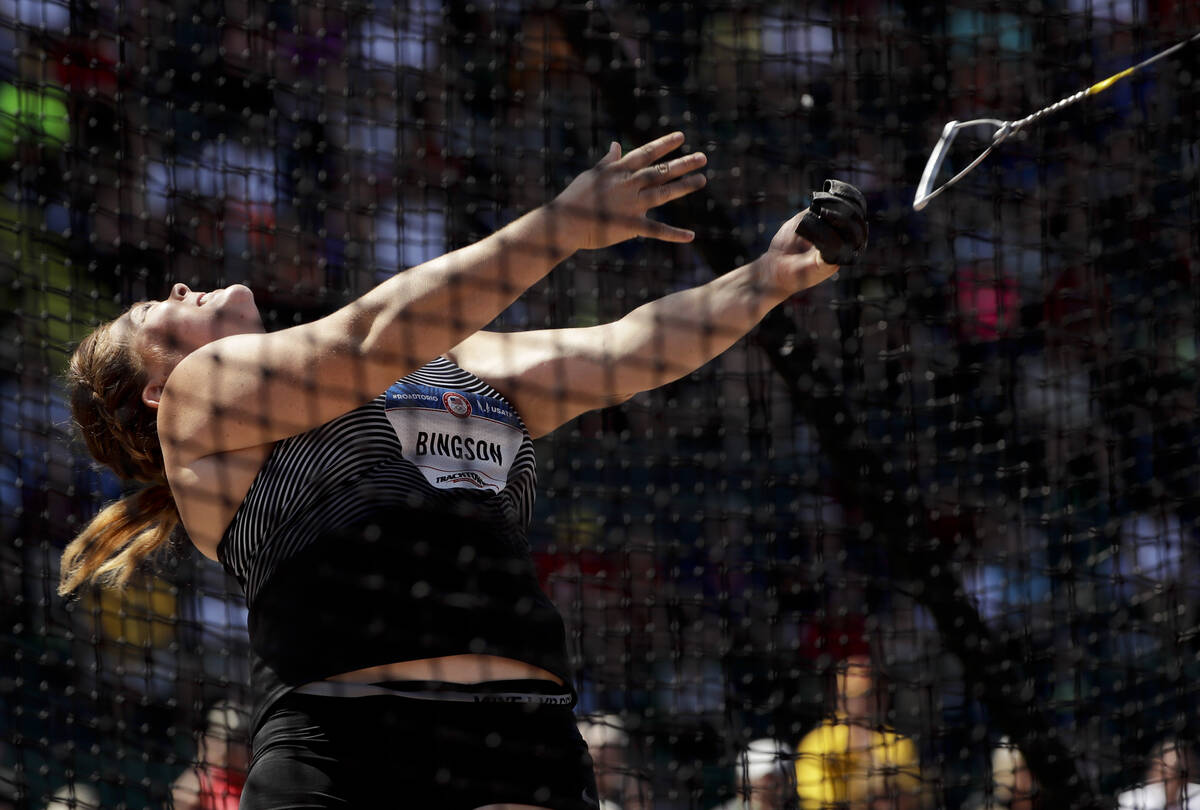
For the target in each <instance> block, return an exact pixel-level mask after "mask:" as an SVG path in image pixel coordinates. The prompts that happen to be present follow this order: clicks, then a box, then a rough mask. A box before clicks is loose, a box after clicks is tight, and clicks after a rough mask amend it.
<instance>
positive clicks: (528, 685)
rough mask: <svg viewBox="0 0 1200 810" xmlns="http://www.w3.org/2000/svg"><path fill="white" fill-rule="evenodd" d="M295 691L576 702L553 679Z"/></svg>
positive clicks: (318, 685) (302, 689) (314, 686)
mask: <svg viewBox="0 0 1200 810" xmlns="http://www.w3.org/2000/svg"><path fill="white" fill-rule="evenodd" d="M292 692H293V693H295V694H300V695H314V696H317V697H333V698H361V697H384V696H386V697H398V698H408V699H410V700H435V701H444V702H448V703H518V704H521V703H525V704H542V705H547V706H569V705H572V704H573V703H574V701H575V697H574V694H573V693H572V692H571V689H570V687H567V686H560V685H559V684H557V683H554V682H553V681H543V680H537V679H523V680H510V681H485V682H483V683H448V682H446V681H378V682H376V683H344V682H342V681H312V682H311V683H306V684H303V685H302V686H297V687H296V688H295V689H293V690H292Z"/></svg>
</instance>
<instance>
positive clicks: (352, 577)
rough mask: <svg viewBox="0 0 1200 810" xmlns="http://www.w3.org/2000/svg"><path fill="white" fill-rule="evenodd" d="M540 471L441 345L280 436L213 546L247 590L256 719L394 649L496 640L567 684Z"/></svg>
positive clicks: (472, 645) (435, 649)
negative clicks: (351, 403)
mask: <svg viewBox="0 0 1200 810" xmlns="http://www.w3.org/2000/svg"><path fill="white" fill-rule="evenodd" d="M294 407H301V408H302V407H303V405H302V404H299V405H296V406H294ZM535 485H536V472H535V467H534V454H533V447H532V443H531V441H530V438H529V433H528V431H526V429H525V426H524V423H523V422H522V421H521V419H520V416H519V415H518V414H517V413H516V410H515V409H514V408H513V407H512V406H511V405H509V403H508V402H507V401H506V400H504V398H503V397H501V396H500V395H499V393H497V392H496V391H495V390H494V389H493V388H491V387H490V386H489V385H487V383H485V382H483V381H482V380H480V379H479V378H478V377H475V376H474V375H472V374H470V373H468V372H466V371H464V370H463V369H461V368H459V367H458V366H456V365H454V364H453V363H451V362H450V361H448V360H445V359H443V358H439V359H438V360H435V361H433V362H432V363H429V364H428V365H426V366H424V367H423V368H421V369H419V370H417V371H415V372H413V373H412V374H409V375H408V376H406V377H404V378H402V379H401V380H399V381H397V382H396V383H395V384H393V385H392V386H391V388H389V389H388V390H387V391H386V392H384V393H383V394H381V395H380V396H379V397H377V398H375V399H374V400H373V401H371V402H369V403H367V404H366V405H363V406H362V407H360V408H357V409H355V410H353V411H351V412H349V413H347V414H345V415H344V416H341V417H339V418H338V419H335V420H333V421H331V422H329V423H327V424H325V425H323V426H321V427H319V428H316V429H315V430H311V431H309V432H307V433H302V434H300V435H297V436H293V437H291V438H288V439H284V440H282V441H280V442H278V443H277V444H276V446H275V447H274V449H273V450H272V452H271V454H270V456H269V457H268V459H267V461H266V463H265V464H264V465H263V468H262V470H261V471H260V472H259V473H258V476H257V477H256V478H255V480H254V483H253V485H252V486H251V488H250V491H249V492H248V493H247V495H246V499H245V501H243V503H242V505H241V507H240V508H239V509H238V512H237V515H236V516H235V517H234V519H233V522H232V523H231V524H230V525H229V528H228V529H227V530H226V532H225V536H224V537H223V538H222V540H221V544H220V546H219V547H218V549H217V554H218V557H219V559H220V560H221V562H222V564H223V565H224V566H225V568H226V569H227V570H228V571H229V572H230V573H231V574H233V576H235V577H236V578H237V579H238V581H239V582H240V583H241V584H242V587H243V589H244V590H245V593H246V602H247V605H248V607H249V628H250V648H251V653H252V657H253V659H254V660H253V674H252V686H253V690H254V692H255V694H256V704H257V710H256V719H255V726H257V724H258V721H259V720H260V719H261V718H262V716H263V713H264V712H265V711H266V709H267V708H268V707H269V706H270V705H271V704H272V703H274V702H275V700H277V699H278V698H279V697H280V696H282V695H283V694H285V693H286V692H287V691H289V690H290V689H292V688H294V687H296V686H299V685H301V684H305V683H309V682H311V681H316V680H321V679H324V678H327V677H330V676H332V675H336V674H339V673H342V672H348V671H351V670H355V669H361V668H363V667H369V666H376V665H380V664H388V663H393V662H396V661H406V660H416V659H420V658H434V657H439V656H445V655H457V654H462V653H480V654H488V655H498V656H503V657H506V658H513V659H516V660H519V661H524V662H526V663H529V664H533V665H534V666H538V667H541V668H543V669H545V670H548V671H550V672H552V673H554V674H555V675H557V676H558V677H560V678H562V679H563V681H564V682H566V683H570V682H571V677H570V668H569V665H568V661H567V654H566V636H565V633H564V630H563V623H562V619H561V617H560V616H559V614H558V611H557V610H556V609H555V607H554V606H553V604H552V603H551V602H550V600H549V599H548V598H547V597H546V596H545V594H544V593H543V592H542V590H541V588H540V587H539V585H538V582H537V578H536V576H535V573H534V568H533V563H532V560H531V558H530V554H529V545H528V541H527V539H526V531H527V528H528V525H529V520H530V517H531V512H532V507H533V498H534V488H535Z"/></svg>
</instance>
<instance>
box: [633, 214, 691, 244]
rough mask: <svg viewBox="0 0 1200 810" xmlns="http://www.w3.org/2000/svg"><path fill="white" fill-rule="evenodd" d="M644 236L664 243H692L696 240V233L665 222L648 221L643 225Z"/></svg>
mask: <svg viewBox="0 0 1200 810" xmlns="http://www.w3.org/2000/svg"><path fill="white" fill-rule="evenodd" d="M642 236H645V237H648V238H650V239H661V240H662V241H664V242H690V241H692V240H693V239H695V238H696V232H695V231H689V230H686V229H685V228H676V227H675V226H674V225H667V224H666V223H663V222H656V221H655V220H653V219H647V220H645V222H644V223H643V227H642Z"/></svg>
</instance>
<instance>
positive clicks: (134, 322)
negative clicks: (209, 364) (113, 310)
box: [126, 284, 264, 359]
mask: <svg viewBox="0 0 1200 810" xmlns="http://www.w3.org/2000/svg"><path fill="white" fill-rule="evenodd" d="M126 317H127V318H128V319H129V326H130V328H131V329H132V330H133V331H134V334H135V335H136V343H137V345H139V347H140V348H141V349H142V351H143V352H144V353H146V354H147V355H150V356H152V357H153V356H157V357H162V358H176V359H178V358H182V357H185V356H186V355H188V354H191V353H192V352H194V351H195V350H196V349H198V348H200V347H201V346H204V345H207V344H209V343H212V342H213V341H214V340H219V339H221V338H223V337H229V336H230V335H242V334H246V333H250V332H262V331H264V329H263V323H262V316H261V315H260V314H259V312H258V307H256V306H255V305H254V293H252V292H250V288H249V287H246V286H244V285H242V284H233V285H231V286H229V287H224V288H222V289H219V290H213V291H212V292H196V291H195V290H190V289H188V286H187V285H186V284H176V285H175V286H173V287H172V288H171V294H170V295H168V296H167V297H166V298H164V299H163V300H162V301H144V302H142V303H140V304H135V305H134V306H133V307H132V308H130V310H129V312H128V313H127V314H126Z"/></svg>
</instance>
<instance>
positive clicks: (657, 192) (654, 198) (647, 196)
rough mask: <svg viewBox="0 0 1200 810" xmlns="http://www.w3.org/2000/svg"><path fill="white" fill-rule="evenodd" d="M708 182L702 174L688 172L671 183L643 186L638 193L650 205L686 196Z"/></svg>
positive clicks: (653, 205) (652, 206)
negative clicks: (685, 175)
mask: <svg viewBox="0 0 1200 810" xmlns="http://www.w3.org/2000/svg"><path fill="white" fill-rule="evenodd" d="M707 184H708V178H707V177H705V176H704V175H702V174H689V175H688V176H687V177H683V178H681V179H679V180H676V181H675V182H673V183H667V184H666V185H664V186H650V188H644V189H642V190H641V192H640V194H641V197H642V199H643V200H646V201H648V202H649V203H650V207H651V208H654V207H655V206H658V205H662V204H664V203H669V202H670V201H671V200H678V199H679V198H680V197H686V196H687V195H689V194H691V193H692V192H693V191H699V190H700V189H702V188H704V186H705V185H707Z"/></svg>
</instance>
